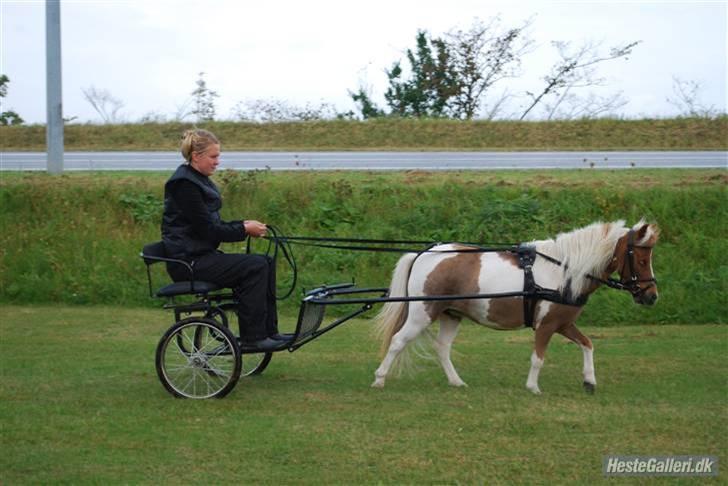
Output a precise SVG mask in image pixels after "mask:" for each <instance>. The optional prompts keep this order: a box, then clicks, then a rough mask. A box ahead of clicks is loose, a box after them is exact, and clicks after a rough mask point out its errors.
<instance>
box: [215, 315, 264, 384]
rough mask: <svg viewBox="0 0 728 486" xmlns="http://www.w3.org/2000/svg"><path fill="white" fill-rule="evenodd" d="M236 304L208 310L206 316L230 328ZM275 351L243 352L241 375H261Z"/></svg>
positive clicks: (235, 317)
mask: <svg viewBox="0 0 728 486" xmlns="http://www.w3.org/2000/svg"><path fill="white" fill-rule="evenodd" d="M235 312H236V305H235V304H222V305H219V306H217V307H214V308H212V309H211V310H210V311H208V313H207V315H205V317H210V318H211V319H214V320H216V321H217V322H219V323H220V324H222V326H224V327H226V328H229V324H228V323H229V322H235V320H236V319H237V316H236V313H235ZM272 357H273V353H271V352H265V353H243V355H242V360H243V367H242V371H241V372H240V376H252V375H259V374H261V373H262V372H263V370H265V369H266V368H267V367H268V364H269V363H270V360H271V358H272Z"/></svg>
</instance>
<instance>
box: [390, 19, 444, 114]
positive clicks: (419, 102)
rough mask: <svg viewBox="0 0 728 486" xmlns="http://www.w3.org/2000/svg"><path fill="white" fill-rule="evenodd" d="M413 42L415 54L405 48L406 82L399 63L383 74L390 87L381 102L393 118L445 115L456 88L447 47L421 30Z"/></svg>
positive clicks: (441, 41) (440, 40)
mask: <svg viewBox="0 0 728 486" xmlns="http://www.w3.org/2000/svg"><path fill="white" fill-rule="evenodd" d="M416 42H417V48H416V50H415V51H414V52H413V51H412V50H411V49H407V60H408V61H409V64H410V72H409V75H410V76H409V79H404V76H403V75H404V71H403V70H402V67H401V64H400V62H399V61H397V62H395V63H394V65H393V66H392V69H391V70H389V71H386V73H387V78H388V79H389V88H388V89H387V91H386V93H384V99H385V100H386V101H387V104H388V105H389V107H390V108H391V109H392V114H395V115H399V116H415V117H441V116H446V115H448V109H449V107H450V106H449V103H448V102H449V100H450V98H451V97H452V96H453V95H454V94H455V93H456V92H457V89H458V83H457V77H456V73H455V71H454V69H453V66H452V61H451V54H450V50H449V47H448V45H447V43H446V42H445V41H444V40H442V39H437V38H434V39H433V38H429V39H428V37H427V32H426V31H424V30H420V31H418V32H417V37H416Z"/></svg>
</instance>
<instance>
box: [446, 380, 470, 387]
mask: <svg viewBox="0 0 728 486" xmlns="http://www.w3.org/2000/svg"><path fill="white" fill-rule="evenodd" d="M450 386H454V387H457V388H467V387H468V384H467V383H465V382H464V381H456V382H450Z"/></svg>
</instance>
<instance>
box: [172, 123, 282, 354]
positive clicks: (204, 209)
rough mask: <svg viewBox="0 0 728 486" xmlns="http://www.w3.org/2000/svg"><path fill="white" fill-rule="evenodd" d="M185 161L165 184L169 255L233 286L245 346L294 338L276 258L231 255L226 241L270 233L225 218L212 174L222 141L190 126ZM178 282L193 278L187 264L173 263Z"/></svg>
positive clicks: (263, 346)
mask: <svg viewBox="0 0 728 486" xmlns="http://www.w3.org/2000/svg"><path fill="white" fill-rule="evenodd" d="M181 151H182V155H183V156H184V158H185V160H186V161H187V162H186V163H184V164H182V165H180V166H179V167H178V168H177V170H176V171H175V173H174V174H172V177H170V178H169V180H167V182H166V184H165V186H164V216H163V219H162V240H163V241H164V246H165V250H166V252H167V256H168V257H169V258H178V259H181V260H185V261H187V262H190V263H191V264H192V265H193V268H194V271H195V279H197V280H202V281H206V282H212V283H215V284H217V285H219V286H221V287H225V288H232V289H233V293H234V295H235V297H236V299H237V300H238V301H239V307H238V325H239V326H240V337H241V340H242V345H243V346H246V347H255V348H257V349H260V350H263V351H268V350H273V349H279V348H281V347H283V346H284V345H285V344H286V343H287V341H288V340H289V339H290V337H289V336H282V335H280V334H279V333H278V324H277V313H276V300H275V262H273V261H272V259H271V258H269V257H267V256H263V255H252V254H238V253H235V254H227V253H223V252H221V251H220V250H218V246H219V245H220V243H221V242H230V241H243V240H245V239H246V238H247V237H248V236H251V237H254V238H259V237H262V236H265V234H266V225H265V224H263V223H261V222H259V221H255V220H246V221H229V222H226V221H223V220H222V219H221V218H220V208H221V207H222V198H221V197H220V192H219V191H218V189H217V187H216V186H215V184H214V183H213V182H212V181H211V180H210V176H211V175H212V174H213V173H214V172H215V170H216V169H217V166H218V164H219V163H220V142H219V140H218V139H217V137H216V136H215V135H213V134H212V133H211V132H208V131H207V130H200V129H195V130H187V131H186V132H185V133H184V134H183V136H182V145H181ZM167 271H168V273H169V275H170V276H171V277H172V279H173V280H174V281H183V280H189V278H190V277H189V271H188V270H187V269H186V268H185V267H183V266H182V265H175V264H170V265H168V266H167Z"/></svg>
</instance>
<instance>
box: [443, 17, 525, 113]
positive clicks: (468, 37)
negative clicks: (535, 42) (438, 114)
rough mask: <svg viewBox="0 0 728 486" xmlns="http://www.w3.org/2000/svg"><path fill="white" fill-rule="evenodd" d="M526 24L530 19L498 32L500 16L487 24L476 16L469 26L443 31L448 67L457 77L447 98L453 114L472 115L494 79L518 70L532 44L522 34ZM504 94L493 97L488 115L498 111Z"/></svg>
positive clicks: (515, 73)
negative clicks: (445, 38) (448, 52)
mask: <svg viewBox="0 0 728 486" xmlns="http://www.w3.org/2000/svg"><path fill="white" fill-rule="evenodd" d="M529 26H530V22H526V23H525V24H523V25H522V26H520V27H516V28H514V29H508V30H506V31H505V32H502V33H498V32H497V31H498V30H500V18H499V17H496V18H494V19H492V20H491V21H490V23H489V24H487V25H486V24H484V23H483V22H482V21H480V20H478V19H476V20H475V22H474V23H473V25H472V26H471V27H470V29H469V30H466V31H463V30H457V31H451V32H449V33H448V34H447V36H446V37H447V41H446V42H447V45H448V47H449V51H450V53H451V63H452V69H453V72H454V74H455V77H456V79H457V90H456V93H455V94H454V95H453V97H452V100H451V101H450V106H451V109H452V116H453V117H455V118H461V119H466V120H470V119H472V118H474V117H475V116H476V115H477V114H478V112H479V110H480V108H481V106H482V105H483V101H484V100H483V99H484V96H485V95H486V93H487V92H488V90H489V89H490V88H491V87H492V86H493V85H494V84H495V83H497V82H498V81H500V80H502V79H504V78H509V77H515V76H517V75H518V74H519V72H520V66H521V58H522V56H523V55H524V54H526V53H527V52H528V50H529V49H530V47H531V45H532V42H531V41H530V40H529V39H528V38H527V37H526V36H525V31H526V29H527V28H528V27H529ZM507 97H508V94H507V92H504V93H503V95H501V96H500V97H499V98H498V99H496V100H495V102H494V104H493V106H491V107H490V109H489V113H488V118H489V119H490V118H492V117H493V116H495V115H496V114H497V113H498V111H499V110H500V109H501V107H502V105H503V103H504V101H505V100H506V98H507Z"/></svg>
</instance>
